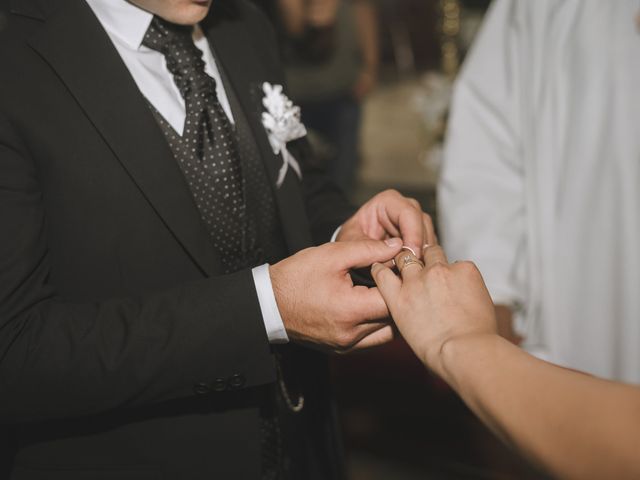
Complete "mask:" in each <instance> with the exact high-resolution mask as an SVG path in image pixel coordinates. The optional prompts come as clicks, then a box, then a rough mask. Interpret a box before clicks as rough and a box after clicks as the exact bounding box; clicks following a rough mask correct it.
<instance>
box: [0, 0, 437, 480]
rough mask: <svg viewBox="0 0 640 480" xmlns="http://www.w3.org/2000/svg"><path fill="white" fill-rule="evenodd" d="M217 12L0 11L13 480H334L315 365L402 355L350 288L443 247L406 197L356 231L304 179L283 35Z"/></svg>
mask: <svg viewBox="0 0 640 480" xmlns="http://www.w3.org/2000/svg"><path fill="white" fill-rule="evenodd" d="M210 7H211V0H131V1H130V2H127V1H125V0H11V1H9V0H0V14H1V15H2V17H3V18H5V19H6V20H5V22H4V23H3V25H2V27H0V28H1V29H2V30H1V31H0V225H1V227H0V228H1V229H2V233H1V234H0V423H1V424H4V425H5V426H6V428H7V429H8V430H9V431H10V438H11V441H10V446H11V447H10V448H11V449H12V451H13V454H14V460H13V466H12V467H11V468H10V470H11V472H10V474H9V475H10V476H11V478H15V479H65V480H67V479H87V480H88V479H91V480H94V479H111V478H113V479H116V478H117V479H145V478H149V479H151V478H153V479H157V478H163V479H191V478H194V479H195V478H203V479H204V478H207V479H212V478H221V479H259V478H265V479H296V480H297V479H331V478H340V477H341V476H342V469H341V461H340V453H341V452H340V449H339V447H338V445H339V442H338V441H337V440H336V429H335V418H334V412H333V409H332V404H331V398H330V395H329V392H328V385H327V372H326V362H325V359H324V357H323V355H322V354H321V353H318V351H319V350H325V351H347V350H352V349H357V348H366V347H369V346H373V345H376V344H380V343H384V342H386V341H388V340H389V339H390V338H391V336H392V330H391V327H390V325H389V324H388V321H387V320H386V317H387V309H386V306H385V305H384V302H383V301H382V298H381V297H380V295H379V293H378V292H377V290H376V289H367V288H365V287H354V286H353V284H352V282H351V280H350V277H349V276H348V274H347V272H348V271H349V270H350V269H352V268H356V267H366V266H368V265H371V264H372V263H374V262H384V261H387V260H389V259H390V258H392V257H393V256H394V255H395V254H397V253H398V252H399V250H400V248H401V246H402V243H403V242H404V243H405V244H407V245H409V246H411V247H413V248H414V249H416V248H417V249H420V248H421V247H422V244H423V243H424V242H425V238H428V237H429V235H430V234H431V229H432V226H431V224H430V221H429V219H428V217H426V216H425V215H424V214H423V213H422V212H421V210H420V208H419V206H418V205H417V204H416V202H415V201H413V200H411V199H406V198H404V197H402V196H400V195H399V194H397V193H396V192H391V191H390V192H385V193H383V194H380V195H378V196H377V197H374V198H373V199H372V200H371V201H370V202H368V203H367V204H366V205H365V206H363V207H362V208H361V209H360V210H358V211H357V212H355V213H354V212H353V211H352V209H351V208H350V207H349V205H348V204H347V203H346V202H345V200H344V198H343V196H342V195H341V193H340V192H339V191H338V190H337V189H336V188H334V187H333V186H332V185H331V184H330V183H329V182H328V181H327V180H326V179H325V177H324V176H323V175H322V174H321V173H320V172H318V171H316V170H314V169H313V168H312V167H311V163H310V153H309V148H308V145H307V143H306V141H305V139H304V138H302V137H303V133H304V129H303V128H302V127H301V125H299V124H298V121H297V118H298V117H297V112H296V111H295V109H294V108H293V107H292V106H291V105H290V104H288V103H287V102H286V98H285V97H284V96H283V94H282V93H281V91H280V87H279V85H283V83H284V81H283V77H282V72H281V69H280V66H279V63H278V59H277V53H276V47H275V42H274V38H273V33H272V31H271V29H270V27H269V25H268V23H267V22H266V21H265V20H264V18H263V17H262V16H261V15H260V14H259V13H258V12H257V10H256V9H255V7H253V6H251V5H250V4H249V3H247V2H245V1H244V0H237V1H234V0H215V1H214V5H213V6H212V7H211V8H210ZM265 83H268V84H269V85H266V86H265ZM265 96H267V97H268V100H269V101H267V102H263V98H264V97H265ZM265 112H266V113H270V114H271V118H270V119H271V121H272V123H271V124H269V123H268V122H267V121H266V120H265V119H264V118H263V116H264V113H265ZM393 237H401V238H393ZM385 239H386V241H382V240H385ZM331 240H336V241H335V242H333V243H330V244H327V245H324V246H321V247H316V248H307V247H311V246H312V245H320V244H324V243H326V242H329V241H331ZM303 249H306V250H303ZM296 252H299V253H296ZM310 345H314V346H315V348H313V349H310V348H308V347H309V346H310Z"/></svg>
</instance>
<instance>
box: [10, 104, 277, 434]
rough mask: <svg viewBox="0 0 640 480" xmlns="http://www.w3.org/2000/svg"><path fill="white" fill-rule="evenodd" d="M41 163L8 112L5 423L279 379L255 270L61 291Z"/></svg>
mask: <svg viewBox="0 0 640 480" xmlns="http://www.w3.org/2000/svg"><path fill="white" fill-rule="evenodd" d="M36 172H37V170H36V168H35V166H34V164H33V162H32V161H31V159H30V158H29V154H28V151H27V149H26V148H25V146H24V145H23V143H22V142H21V140H20V139H19V138H18V136H17V134H16V133H15V131H14V129H13V128H12V127H11V125H10V124H9V122H8V121H7V120H6V119H4V118H3V117H1V116H0V225H2V226H3V231H2V234H0V423H13V422H25V421H36V420H42V419H51V418H63V417H74V416H81V415H88V414H95V413H100V412H104V411H107V410H110V409H115V408H121V407H133V406H139V405H144V404H150V403H156V402H161V401H166V400H172V399H177V398H185V397H190V396H194V395H196V393H199V394H205V393H206V392H211V393H210V394H211V395H222V393H220V394H218V393H215V392H218V391H222V390H232V389H241V388H247V387H252V386H257V385H262V384H265V383H269V382H272V381H274V378H275V373H274V363H273V360H272V355H271V353H270V350H269V344H268V341H267V338H266V333H265V330H264V325H263V323H262V317H261V313H260V309H259V304H258V300H257V296H256V291H255V286H254V283H253V279H252V276H251V272H250V271H249V270H247V271H243V272H239V273H237V274H234V275H228V276H224V277H219V278H213V279H206V280H202V281H196V282H194V283H191V284H188V285H183V286H180V287H177V288H173V289H169V290H166V291H162V292H157V293H154V294H152V295H148V296H141V297H136V298H114V299H109V300H106V301H101V302H82V303H78V302H73V301H69V300H67V299H64V298H61V297H60V296H59V295H57V293H56V291H55V288H54V287H53V286H52V284H53V282H51V281H50V276H51V270H50V266H49V261H48V253H47V248H48V246H47V225H46V215H45V212H44V208H43V202H42V193H41V190H40V188H39V183H38V178H37V174H36ZM238 345H241V348H238Z"/></svg>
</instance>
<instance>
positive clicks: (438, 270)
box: [427, 262, 449, 279]
mask: <svg viewBox="0 0 640 480" xmlns="http://www.w3.org/2000/svg"><path fill="white" fill-rule="evenodd" d="M448 273H449V268H448V267H447V265H445V264H444V263H442V262H438V263H436V264H435V265H433V266H432V267H431V268H429V270H428V271H427V276H429V277H431V278H436V279H441V278H444V277H445V276H446V275H448Z"/></svg>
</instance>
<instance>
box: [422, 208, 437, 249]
mask: <svg viewBox="0 0 640 480" xmlns="http://www.w3.org/2000/svg"><path fill="white" fill-rule="evenodd" d="M422 225H423V227H424V239H425V240H424V241H425V244H427V245H437V244H438V237H437V235H436V229H435V227H434V226H433V220H432V219H431V217H430V216H429V215H427V214H426V213H423V214H422Z"/></svg>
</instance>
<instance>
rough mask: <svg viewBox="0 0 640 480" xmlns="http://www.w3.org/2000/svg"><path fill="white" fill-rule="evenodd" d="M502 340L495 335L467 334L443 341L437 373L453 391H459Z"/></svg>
mask: <svg viewBox="0 0 640 480" xmlns="http://www.w3.org/2000/svg"><path fill="white" fill-rule="evenodd" d="M501 341H502V339H501V338H500V336H499V335H497V334H495V333H467V334H463V335H458V336H454V337H451V338H448V339H447V340H445V341H444V342H443V343H442V345H441V346H440V350H439V352H438V354H439V361H438V371H437V372H436V373H438V374H439V375H440V376H441V377H442V378H443V380H445V381H446V382H447V383H448V384H449V385H450V386H451V387H452V388H453V389H454V390H456V391H459V390H460V385H462V384H464V382H465V378H466V377H467V376H468V375H472V376H473V374H474V373H475V371H476V370H477V369H478V368H481V365H482V363H484V362H483V360H486V358H488V357H491V356H492V355H493V353H494V352H495V349H496V347H497V345H498V343H500V342H501Z"/></svg>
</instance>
